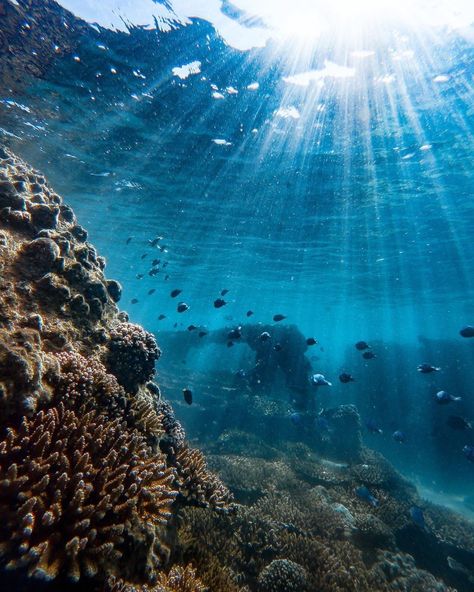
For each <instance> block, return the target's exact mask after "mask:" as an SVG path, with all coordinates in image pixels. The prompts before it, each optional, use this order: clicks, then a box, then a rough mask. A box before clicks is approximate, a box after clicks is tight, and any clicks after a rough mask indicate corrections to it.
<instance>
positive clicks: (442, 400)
mask: <svg viewBox="0 0 474 592" xmlns="http://www.w3.org/2000/svg"><path fill="white" fill-rule="evenodd" d="M460 400H461V397H455V396H453V395H450V394H449V393H447V392H446V391H438V392H437V393H436V395H435V401H436V402H437V403H438V404H439V405H448V404H449V403H452V402H454V403H456V402H457V401H460Z"/></svg>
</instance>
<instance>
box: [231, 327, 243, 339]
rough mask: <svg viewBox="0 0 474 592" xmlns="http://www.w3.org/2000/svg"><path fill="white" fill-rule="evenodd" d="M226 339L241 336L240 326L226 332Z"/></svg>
mask: <svg viewBox="0 0 474 592" xmlns="http://www.w3.org/2000/svg"><path fill="white" fill-rule="evenodd" d="M227 337H228V339H240V338H241V337H242V327H236V328H235V329H232V330H231V331H229V332H228V333H227Z"/></svg>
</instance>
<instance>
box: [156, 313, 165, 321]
mask: <svg viewBox="0 0 474 592" xmlns="http://www.w3.org/2000/svg"><path fill="white" fill-rule="evenodd" d="M163 319H166V315H164V314H160V316H159V317H158V320H159V321H162V320H163Z"/></svg>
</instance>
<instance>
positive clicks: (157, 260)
mask: <svg viewBox="0 0 474 592" xmlns="http://www.w3.org/2000/svg"><path fill="white" fill-rule="evenodd" d="M160 261H161V259H153V261H152V262H151V264H152V265H153V267H156V266H157V265H159V264H160Z"/></svg>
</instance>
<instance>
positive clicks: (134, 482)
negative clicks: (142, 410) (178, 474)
mask: <svg viewBox="0 0 474 592" xmlns="http://www.w3.org/2000/svg"><path fill="white" fill-rule="evenodd" d="M147 456H148V450H147V447H146V445H145V442H144V440H143V438H142V437H141V436H139V435H138V433H136V432H128V431H126V430H125V429H124V428H123V426H122V425H121V424H120V423H119V421H118V420H115V421H112V422H111V421H108V420H107V418H106V417H104V416H102V415H98V414H96V413H95V412H94V411H90V412H88V413H86V414H84V415H82V416H79V415H77V414H76V413H75V412H74V411H66V410H65V408H64V406H63V405H62V404H60V405H59V406H58V407H57V408H53V409H50V410H49V411H47V412H40V413H38V414H37V415H36V417H35V418H34V419H32V420H29V419H26V418H25V419H24V420H23V423H22V425H21V427H20V428H19V430H14V429H9V430H8V431H7V435H6V437H5V439H4V440H3V441H2V442H1V443H0V511H1V515H2V525H1V527H0V528H1V531H0V532H1V534H0V536H1V539H0V540H1V546H0V550H1V553H2V555H4V556H6V557H7V559H8V561H9V563H8V564H7V565H8V567H10V568H15V567H22V566H24V567H26V568H27V569H28V573H29V574H30V575H35V576H38V577H43V578H46V579H51V578H54V577H56V576H57V575H59V574H62V575H67V576H69V578H71V579H72V580H78V579H79V577H80V576H81V575H87V576H93V575H95V574H96V573H97V571H98V569H99V567H100V565H101V564H104V563H107V562H108V561H113V560H116V559H117V558H119V557H120V556H121V554H122V551H121V545H122V543H123V535H124V534H125V533H126V531H127V530H128V529H129V528H130V527H131V525H132V524H133V522H134V521H135V520H137V519H140V520H142V521H147V522H149V523H151V524H154V525H158V524H162V523H166V521H167V520H168V518H169V516H170V506H171V503H172V502H173V500H174V497H175V492H174V491H173V490H172V487H171V484H172V481H173V472H172V471H171V470H169V469H167V468H166V466H165V463H164V462H163V459H161V458H158V457H154V458H147Z"/></svg>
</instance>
